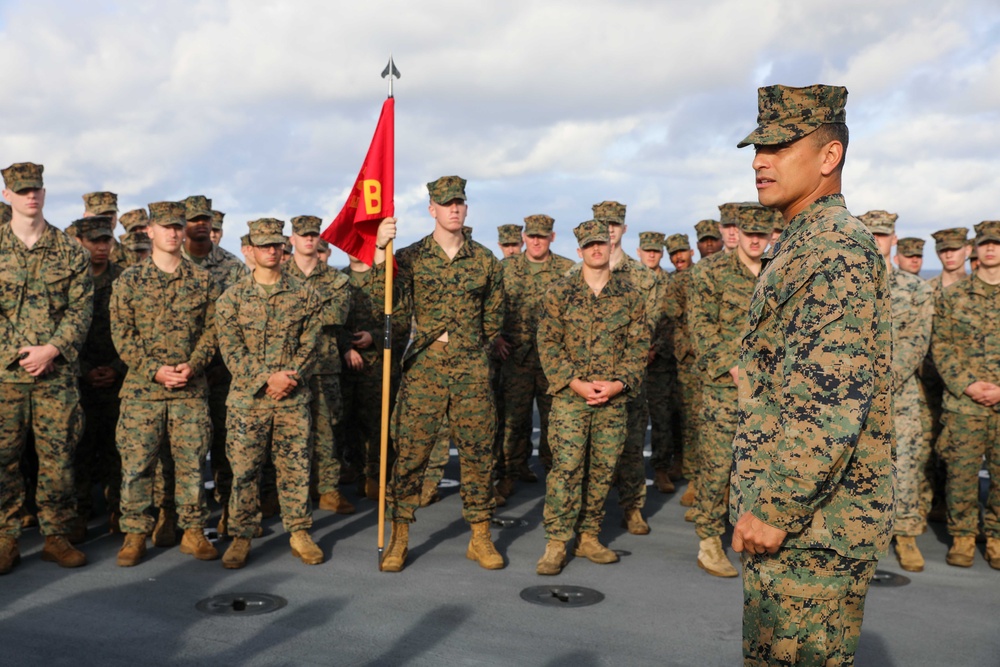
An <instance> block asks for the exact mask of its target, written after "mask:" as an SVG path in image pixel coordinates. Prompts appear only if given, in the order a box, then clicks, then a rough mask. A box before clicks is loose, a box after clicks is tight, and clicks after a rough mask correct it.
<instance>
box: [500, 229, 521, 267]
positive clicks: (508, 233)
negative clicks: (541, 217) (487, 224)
mask: <svg viewBox="0 0 1000 667" xmlns="http://www.w3.org/2000/svg"><path fill="white" fill-rule="evenodd" d="M523 231H524V228H523V227H522V226H521V225H500V226H499V227H497V245H498V246H499V247H500V252H501V253H502V254H503V258H504V259H507V258H508V257H513V256H514V255H520V254H521V252H522V251H523V250H524V239H522V238H521V232H523Z"/></svg>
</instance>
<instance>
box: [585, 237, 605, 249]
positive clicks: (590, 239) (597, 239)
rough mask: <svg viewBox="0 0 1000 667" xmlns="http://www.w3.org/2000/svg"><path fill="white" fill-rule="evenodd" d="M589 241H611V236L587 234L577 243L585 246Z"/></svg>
mask: <svg viewBox="0 0 1000 667" xmlns="http://www.w3.org/2000/svg"><path fill="white" fill-rule="evenodd" d="M591 243H611V238H610V237H608V236H588V237H587V238H585V239H581V240H580V241H578V243H577V245H579V247H581V248H585V247H587V246H588V245H590V244H591Z"/></svg>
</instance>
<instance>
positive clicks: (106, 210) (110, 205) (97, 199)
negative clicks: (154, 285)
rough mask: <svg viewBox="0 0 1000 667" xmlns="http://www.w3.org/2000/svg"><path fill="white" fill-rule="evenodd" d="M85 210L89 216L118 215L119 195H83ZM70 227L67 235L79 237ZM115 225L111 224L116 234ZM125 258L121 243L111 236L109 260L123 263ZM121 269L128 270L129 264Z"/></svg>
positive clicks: (91, 193)
mask: <svg viewBox="0 0 1000 667" xmlns="http://www.w3.org/2000/svg"><path fill="white" fill-rule="evenodd" d="M83 204H84V210H85V211H86V215H87V216H95V215H110V216H117V215H118V195H116V194H115V193H114V192H89V193H87V194H85V195H83ZM75 225H76V223H72V224H71V225H70V227H73V226H75ZM70 227H67V228H66V233H67V234H71V235H72V236H78V235H79V234H78V232H71V231H70ZM114 227H115V223H114V221H112V223H111V231H112V232H114ZM123 257H124V250H123V248H122V246H121V244H120V243H118V241H117V240H116V239H115V237H114V234H113V233H112V235H111V252H110V254H109V255H108V260H109V261H111V262H115V263H116V264H117V263H118V262H121V261H122V258H123ZM118 268H119V269H123V270H124V269H126V268H128V265H127V264H119V266H118Z"/></svg>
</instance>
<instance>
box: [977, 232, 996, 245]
mask: <svg viewBox="0 0 1000 667" xmlns="http://www.w3.org/2000/svg"><path fill="white" fill-rule="evenodd" d="M987 241H992V242H993V243H1000V236H998V235H996V234H984V235H983V236H977V237H976V246H981V245H982V244H984V243H986V242H987Z"/></svg>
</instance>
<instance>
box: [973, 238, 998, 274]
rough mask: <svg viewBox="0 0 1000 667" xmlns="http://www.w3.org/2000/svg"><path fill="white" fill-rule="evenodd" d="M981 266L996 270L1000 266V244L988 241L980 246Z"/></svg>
mask: <svg viewBox="0 0 1000 667" xmlns="http://www.w3.org/2000/svg"><path fill="white" fill-rule="evenodd" d="M977 254H978V255H979V266H980V267H982V268H984V269H995V268H996V267H998V266H1000V243H997V242H996V241H986V242H985V243H980V244H979V246H978V253H977Z"/></svg>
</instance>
